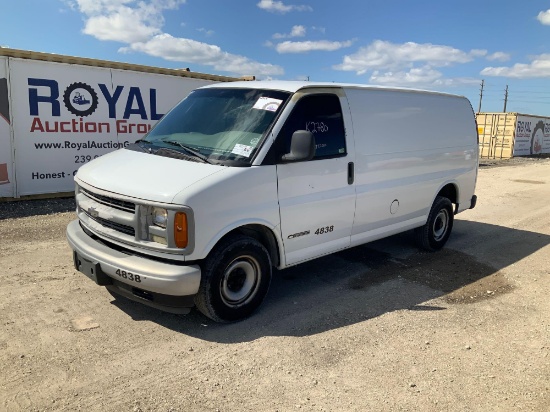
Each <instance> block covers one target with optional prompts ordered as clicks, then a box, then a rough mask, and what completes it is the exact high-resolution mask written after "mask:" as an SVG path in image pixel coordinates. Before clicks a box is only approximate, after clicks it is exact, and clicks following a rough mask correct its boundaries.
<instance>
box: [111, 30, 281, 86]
mask: <svg viewBox="0 0 550 412" xmlns="http://www.w3.org/2000/svg"><path fill="white" fill-rule="evenodd" d="M120 51H121V52H123V53H128V52H130V51H137V52H142V53H146V54H148V55H150V56H155V57H162V58H163V59H166V60H170V61H177V62H185V63H197V64H203V65H206V66H211V67H213V68H214V69H216V70H221V71H227V72H231V73H237V74H254V75H258V76H260V75H261V76H271V75H282V74H284V70H283V68H282V67H280V66H276V65H273V64H265V63H259V62H256V61H254V60H251V59H249V58H247V57H244V56H239V55H236V54H231V53H227V52H224V51H223V50H222V49H221V48H220V47H218V46H215V45H212V44H207V43H202V42H198V41H195V40H191V39H183V38H177V37H172V36H171V35H169V34H166V33H163V34H159V35H156V36H154V37H153V38H152V39H150V40H148V41H146V42H137V43H133V44H131V45H130V46H129V47H123V48H121V49H120Z"/></svg>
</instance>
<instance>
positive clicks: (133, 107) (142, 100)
mask: <svg viewBox="0 0 550 412" xmlns="http://www.w3.org/2000/svg"><path fill="white" fill-rule="evenodd" d="M235 80H242V79H238V78H234V77H226V76H216V75H210V74H204V73H196V72H191V71H189V69H181V70H178V69H165V68H158V67H150V66H142V65H136V64H128V63H119V62H112V61H106V60H97V59H89V58H80V57H72V56H62V55H57V54H49V53H39V52H31V51H25V50H15V49H7V48H0V201H1V200H7V199H11V198H19V197H22V196H29V195H31V196H35V195H42V194H45V195H48V194H50V195H53V194H57V193H66V192H71V191H73V190H74V182H73V176H74V175H75V174H76V171H77V170H78V168H79V167H80V166H82V165H83V164H85V163H87V162H89V161H90V160H92V159H95V158H97V157H99V156H101V155H103V154H105V153H107V152H110V151H113V150H116V149H118V148H121V147H125V146H127V145H129V144H130V143H133V142H134V141H135V140H136V139H138V138H140V137H141V136H143V135H144V134H145V133H147V132H148V131H149V130H150V129H151V127H152V126H153V125H154V124H155V123H156V122H157V120H158V119H160V118H161V117H162V116H163V114H164V113H166V112H167V111H168V110H170V109H171V108H172V107H173V106H174V105H175V104H176V103H177V102H178V101H180V100H181V99H183V98H184V97H185V96H187V94H189V92H191V91H192V90H194V89H196V88H197V87H200V86H204V85H207V84H211V83H215V82H227V81H235Z"/></svg>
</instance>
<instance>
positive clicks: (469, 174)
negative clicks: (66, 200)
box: [67, 81, 478, 322]
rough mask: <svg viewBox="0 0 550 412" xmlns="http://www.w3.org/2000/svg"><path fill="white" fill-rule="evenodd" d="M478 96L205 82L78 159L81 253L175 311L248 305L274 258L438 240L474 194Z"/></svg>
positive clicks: (83, 261) (228, 314) (141, 298)
mask: <svg viewBox="0 0 550 412" xmlns="http://www.w3.org/2000/svg"><path fill="white" fill-rule="evenodd" d="M477 170H478V135H477V127H476V123H475V119H474V114H473V111H472V107H471V105H470V102H469V101H468V100H467V99H466V98H464V97H460V96H454V95H449V94H443V93H436V92H426V91H415V90H405V89H390V88H380V87H370V86H360V85H346V84H335V83H311V82H279V81H270V82H236V83H224V84H215V85H210V86H206V87H203V88H199V89H197V90H195V91H193V92H192V93H191V94H189V96H187V97H186V98H185V99H184V100H182V101H181V102H180V103H179V104H178V105H177V106H176V107H175V108H173V109H172V110H171V111H170V112H169V113H168V114H166V115H165V116H164V117H163V118H162V119H161V120H160V121H159V122H158V123H157V125H156V126H155V127H154V128H153V129H152V130H151V131H150V132H149V133H148V134H147V135H146V136H145V137H144V138H143V139H142V140H139V141H137V142H136V143H135V144H133V145H131V146H129V147H127V148H124V149H120V150H117V151H115V152H112V153H109V154H107V155H104V156H102V157H100V158H98V159H96V160H93V161H91V162H90V163H88V164H86V165H84V166H82V167H81V168H80V169H79V171H78V173H77V175H76V176H75V182H76V204H77V215H78V220H75V221H73V222H72V223H70V224H69V226H68V228H67V237H68V241H69V244H70V246H71V248H72V249H73V251H74V264H75V267H76V268H77V269H78V270H79V271H81V272H83V273H84V274H85V275H86V276H88V277H89V278H91V279H92V280H94V281H95V282H96V283H97V284H98V285H103V286H106V287H107V288H108V289H109V290H110V291H112V292H114V293H115V294H119V295H123V296H125V297H127V298H130V299H132V300H135V301H138V302H142V303H144V304H146V305H149V306H152V307H155V308H158V309H162V310H165V311H168V312H172V313H187V312H189V310H190V308H191V307H193V306H194V305H196V306H197V308H198V309H199V310H200V311H201V312H202V313H204V314H205V315H206V316H208V317H210V318H211V319H213V320H215V321H219V322H231V321H236V320H239V319H242V318H244V317H246V316H248V315H250V314H251V313H252V312H253V311H254V310H255V309H256V308H258V306H259V305H260V304H261V302H262V300H263V299H264V297H265V296H266V293H267V291H268V288H269V284H270V280H271V274H272V267H276V268H278V269H283V268H287V267H289V266H293V265H297V264H299V263H302V262H306V261H308V260H311V259H315V258H317V257H320V256H325V255H327V254H330V253H334V252H336V251H339V250H343V249H346V248H350V247H353V246H357V245H360V244H363V243H366V242H370V241H373V240H376V239H380V238H383V237H386V236H390V235H393V234H396V233H399V232H403V231H406V230H411V229H414V231H415V235H416V239H417V241H418V243H419V245H420V246H421V247H423V248H424V249H427V250H430V251H435V250H438V249H440V248H441V247H443V245H444V244H445V242H447V239H448V238H449V235H450V234H451V230H452V228H453V216H454V215H455V214H456V213H459V212H462V211H464V210H467V209H470V208H473V207H474V206H475V204H476V196H475V194H474V193H475V186H476V179H477Z"/></svg>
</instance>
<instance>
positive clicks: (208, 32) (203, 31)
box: [197, 27, 215, 37]
mask: <svg viewBox="0 0 550 412" xmlns="http://www.w3.org/2000/svg"><path fill="white" fill-rule="evenodd" d="M197 31H200V32H201V33H204V35H205V36H206V37H210V36H213V35H214V33H215V31H214V30H206V29H205V28H203V27H201V28H200V29H197Z"/></svg>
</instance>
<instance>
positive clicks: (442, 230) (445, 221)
mask: <svg viewBox="0 0 550 412" xmlns="http://www.w3.org/2000/svg"><path fill="white" fill-rule="evenodd" d="M448 225H449V212H448V210H447V209H441V210H440V211H439V212H438V213H437V216H436V217H435V220H434V224H433V235H434V239H435V241H436V242H439V241H440V240H441V239H443V238H444V237H445V234H446V233H447V228H448Z"/></svg>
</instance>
